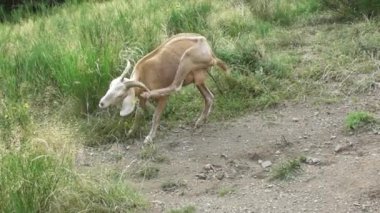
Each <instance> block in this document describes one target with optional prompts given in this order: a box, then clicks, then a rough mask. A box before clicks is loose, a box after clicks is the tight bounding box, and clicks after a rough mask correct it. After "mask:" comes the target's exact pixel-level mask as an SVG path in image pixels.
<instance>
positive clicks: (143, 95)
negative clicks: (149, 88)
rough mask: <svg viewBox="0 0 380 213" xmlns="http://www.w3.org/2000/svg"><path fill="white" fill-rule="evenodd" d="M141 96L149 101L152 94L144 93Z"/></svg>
mask: <svg viewBox="0 0 380 213" xmlns="http://www.w3.org/2000/svg"><path fill="white" fill-rule="evenodd" d="M140 96H141V97H143V98H145V99H149V98H150V92H143V93H141V95H140Z"/></svg>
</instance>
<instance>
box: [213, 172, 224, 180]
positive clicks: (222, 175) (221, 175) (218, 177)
mask: <svg viewBox="0 0 380 213" xmlns="http://www.w3.org/2000/svg"><path fill="white" fill-rule="evenodd" d="M215 177H216V179H218V180H223V178H224V177H225V174H224V172H218V173H217V174H216V175H215Z"/></svg>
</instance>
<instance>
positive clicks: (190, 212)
mask: <svg viewBox="0 0 380 213" xmlns="http://www.w3.org/2000/svg"><path fill="white" fill-rule="evenodd" d="M195 212H196V208H195V207H194V206H185V207H182V208H179V209H172V210H170V211H168V213H195Z"/></svg>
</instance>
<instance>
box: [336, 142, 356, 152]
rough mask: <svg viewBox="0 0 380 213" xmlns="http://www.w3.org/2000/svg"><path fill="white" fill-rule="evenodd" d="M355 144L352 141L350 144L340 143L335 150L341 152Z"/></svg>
mask: <svg viewBox="0 0 380 213" xmlns="http://www.w3.org/2000/svg"><path fill="white" fill-rule="evenodd" d="M353 145H354V144H353V143H351V142H350V143H349V144H347V145H342V144H338V145H336V147H335V149H334V151H335V153H339V152H342V151H345V150H348V149H350V148H351V147H352V146H353Z"/></svg>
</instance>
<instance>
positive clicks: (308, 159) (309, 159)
mask: <svg viewBox="0 0 380 213" xmlns="http://www.w3.org/2000/svg"><path fill="white" fill-rule="evenodd" d="M305 163H306V164H309V165H317V164H320V163H321V160H319V159H318V158H313V157H306V159H305Z"/></svg>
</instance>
